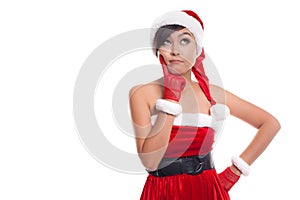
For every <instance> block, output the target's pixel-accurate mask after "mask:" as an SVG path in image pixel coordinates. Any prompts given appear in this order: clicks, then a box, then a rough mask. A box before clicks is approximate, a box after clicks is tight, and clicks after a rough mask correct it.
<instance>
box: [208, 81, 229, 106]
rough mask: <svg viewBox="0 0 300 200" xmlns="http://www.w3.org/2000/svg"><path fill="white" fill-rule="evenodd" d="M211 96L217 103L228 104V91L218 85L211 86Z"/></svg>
mask: <svg viewBox="0 0 300 200" xmlns="http://www.w3.org/2000/svg"><path fill="white" fill-rule="evenodd" d="M209 87H210V92H211V96H212V97H213V99H214V100H215V101H216V102H217V103H222V104H226V96H227V95H226V91H225V89H224V88H222V87H220V86H217V85H209Z"/></svg>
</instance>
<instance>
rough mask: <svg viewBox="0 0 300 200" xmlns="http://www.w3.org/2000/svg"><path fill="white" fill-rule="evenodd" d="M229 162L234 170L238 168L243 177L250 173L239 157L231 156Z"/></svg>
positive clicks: (248, 167) (247, 166)
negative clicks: (234, 167)
mask: <svg viewBox="0 0 300 200" xmlns="http://www.w3.org/2000/svg"><path fill="white" fill-rule="evenodd" d="M231 162H232V164H233V165H234V166H236V168H238V169H239V170H240V171H241V172H242V174H243V175H244V176H248V175H249V173H250V166H249V165H248V164H247V163H246V162H245V161H244V160H243V159H242V158H240V157H239V156H232V158H231Z"/></svg>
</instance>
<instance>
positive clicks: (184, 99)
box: [130, 10, 280, 200]
mask: <svg viewBox="0 0 300 200" xmlns="http://www.w3.org/2000/svg"><path fill="white" fill-rule="evenodd" d="M202 39H203V23H202V21H201V19H200V18H199V16H198V15H197V14H196V13H194V12H193V11H187V10H185V11H173V12H169V13H167V14H165V15H163V16H161V17H159V18H158V19H157V20H156V21H155V22H154V25H153V31H152V34H151V41H152V44H153V49H154V53H155V54H156V56H157V57H158V59H159V61H160V63H161V66H162V70H163V74H164V77H163V78H161V79H158V80H155V81H153V82H150V83H147V84H144V85H140V86H136V87H134V88H133V89H132V90H131V91H130V110H131V115H132V120H133V125H134V130H135V134H136V144H137V151H138V153H139V156H140V159H141V161H142V163H143V165H144V166H145V168H146V169H147V171H148V172H149V175H148V178H147V181H146V183H145V186H144V189H143V192H142V195H141V200H159V199H161V200H175V199H178V200H179V199H180V200H185V199H186V200H194V199H198V200H199V199H201V200H205V199H216V200H227V199H230V198H229V195H228V191H229V190H230V189H231V187H232V186H233V185H234V184H235V183H236V182H237V181H238V180H239V178H240V176H241V175H242V174H243V175H248V174H249V171H250V167H249V166H250V165H251V164H252V163H253V162H254V161H255V160H256V159H257V158H258V157H259V155H260V154H261V153H262V152H263V151H264V150H265V148H266V147H267V146H268V144H269V143H270V142H271V140H272V139H273V137H274V136H275V135H276V133H277V132H278V131H279V129H280V124H279V122H278V121H277V120H276V118H274V117H273V116H272V115H271V114H269V113H268V112H266V111H264V110H262V109H261V108H259V107H257V106H255V105H253V104H251V103H249V102H247V101H245V100H243V99H241V98H239V97H237V96H235V95H234V94H232V93H230V92H228V91H226V90H224V89H222V88H220V87H218V86H215V85H209V82H208V78H207V76H206V75H205V72H204V69H203V64H202V61H203V59H204V58H205V54H204V50H203V47H202ZM192 73H193V74H194V76H195V77H196V79H197V82H194V81H193V80H192V78H191V76H192ZM223 97H225V98H223ZM229 111H230V114H231V115H233V116H235V117H237V118H239V119H241V120H243V121H245V122H246V123H248V124H250V125H252V126H254V127H256V128H257V134H256V136H255V137H254V139H253V141H252V142H251V143H250V144H249V146H248V147H247V148H246V149H245V150H244V152H242V153H241V154H240V156H234V157H233V158H232V165H231V166H229V167H227V168H226V169H225V170H224V171H223V172H222V173H220V174H217V173H216V170H215V167H214V164H213V160H212V156H211V151H212V150H213V146H214V142H215V138H216V134H217V132H218V126H216V124H218V123H220V121H222V120H224V119H225V118H226V116H227V115H228V114H229Z"/></svg>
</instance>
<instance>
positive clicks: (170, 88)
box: [159, 55, 186, 102]
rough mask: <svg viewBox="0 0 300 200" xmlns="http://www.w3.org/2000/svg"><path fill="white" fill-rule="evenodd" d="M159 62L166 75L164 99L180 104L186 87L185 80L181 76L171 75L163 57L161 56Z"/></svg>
mask: <svg viewBox="0 0 300 200" xmlns="http://www.w3.org/2000/svg"><path fill="white" fill-rule="evenodd" d="M159 61H160V63H161V65H162V69H163V73H164V99H167V100H173V101H177V102H179V100H180V97H181V92H182V90H183V89H184V87H185V83H186V82H185V79H184V78H183V77H182V76H180V75H174V74H170V73H169V71H168V68H167V65H166V63H165V60H164V58H163V57H162V55H159Z"/></svg>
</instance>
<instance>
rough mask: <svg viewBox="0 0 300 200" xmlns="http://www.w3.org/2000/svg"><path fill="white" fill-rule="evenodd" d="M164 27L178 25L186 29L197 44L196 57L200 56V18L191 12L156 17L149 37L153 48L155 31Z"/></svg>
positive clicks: (176, 12)
mask: <svg viewBox="0 0 300 200" xmlns="http://www.w3.org/2000/svg"><path fill="white" fill-rule="evenodd" d="M166 25H180V26H184V27H185V28H187V29H188V30H189V31H190V32H191V33H192V34H193V36H194V37H195V41H196V44H197V49H196V50H197V56H199V55H200V54H201V51H202V42H203V30H204V26H203V22H202V20H201V19H200V17H199V16H198V15H197V14H196V13H195V12H193V11H191V10H182V11H171V12H168V13H166V14H164V15H162V16H160V17H158V18H157V19H156V20H155V21H154V23H153V25H152V30H151V35H150V40H151V45H152V46H153V45H154V44H153V42H154V38H155V35H156V32H157V30H158V29H159V28H160V27H162V26H166Z"/></svg>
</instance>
